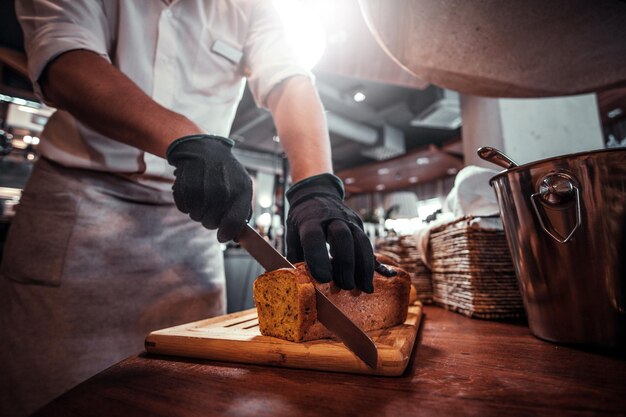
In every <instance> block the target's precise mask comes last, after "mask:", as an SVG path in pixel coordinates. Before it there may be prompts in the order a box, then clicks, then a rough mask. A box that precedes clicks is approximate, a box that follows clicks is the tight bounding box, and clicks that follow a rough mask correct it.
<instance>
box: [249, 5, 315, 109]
mask: <svg viewBox="0 0 626 417" xmlns="http://www.w3.org/2000/svg"><path fill="white" fill-rule="evenodd" d="M272 3H273V2H271V1H260V2H258V3H257V5H256V7H255V9H254V12H253V15H252V18H251V21H250V27H249V30H248V36H247V38H246V43H245V46H244V57H245V61H244V62H245V73H246V76H247V78H248V86H249V87H250V91H251V92H252V95H253V97H254V100H255V102H256V104H257V105H258V106H259V107H263V108H267V96H268V95H269V93H270V92H271V91H272V89H273V88H274V87H276V86H277V85H278V84H280V83H281V82H282V81H284V80H286V79H287V78H290V77H293V76H294V75H305V76H307V77H309V78H310V79H311V80H314V76H313V74H312V73H311V71H309V70H308V69H307V68H305V67H304V66H303V65H302V64H301V63H300V62H299V61H298V59H297V58H296V55H295V54H294V53H293V50H292V48H291V46H290V45H289V43H288V42H287V39H286V36H285V30H284V27H283V24H282V21H281V18H280V15H279V14H278V11H277V10H276V9H275V7H274V5H273V4H272Z"/></svg>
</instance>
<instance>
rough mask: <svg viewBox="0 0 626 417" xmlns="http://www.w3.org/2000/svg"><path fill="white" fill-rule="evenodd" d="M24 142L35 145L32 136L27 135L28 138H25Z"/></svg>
mask: <svg viewBox="0 0 626 417" xmlns="http://www.w3.org/2000/svg"><path fill="white" fill-rule="evenodd" d="M22 141H23V142H24V143H33V138H32V136H29V135H26V136H24V137H23V138H22Z"/></svg>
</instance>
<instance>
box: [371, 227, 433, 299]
mask: <svg viewBox="0 0 626 417" xmlns="http://www.w3.org/2000/svg"><path fill="white" fill-rule="evenodd" d="M375 246H376V252H377V253H379V254H381V255H385V256H387V257H389V258H390V259H391V260H393V261H394V262H395V263H396V264H397V265H398V266H399V267H400V268H402V269H404V270H405V271H406V272H408V273H409V275H410V276H411V283H412V284H413V286H414V287H415V289H416V290H417V298H418V299H419V300H420V301H422V302H423V303H425V304H429V303H432V302H433V286H432V279H431V274H430V269H428V267H427V266H426V265H425V264H424V262H423V261H422V258H421V257H420V252H419V251H418V249H417V244H416V242H415V239H414V238H413V236H394V237H387V238H385V239H380V240H378V241H377V242H376V245H375Z"/></svg>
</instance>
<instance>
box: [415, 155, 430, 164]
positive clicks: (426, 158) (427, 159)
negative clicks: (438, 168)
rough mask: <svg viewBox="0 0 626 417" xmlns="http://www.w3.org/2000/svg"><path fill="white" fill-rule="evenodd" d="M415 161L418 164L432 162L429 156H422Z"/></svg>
mask: <svg viewBox="0 0 626 417" xmlns="http://www.w3.org/2000/svg"><path fill="white" fill-rule="evenodd" d="M415 163H417V165H426V164H428V163H430V158H428V157H427V156H421V157H419V158H417V159H416V160H415Z"/></svg>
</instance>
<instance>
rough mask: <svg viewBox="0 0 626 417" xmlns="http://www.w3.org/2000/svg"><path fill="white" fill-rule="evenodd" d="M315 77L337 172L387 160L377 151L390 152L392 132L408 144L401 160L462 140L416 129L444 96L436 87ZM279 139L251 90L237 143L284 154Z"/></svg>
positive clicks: (452, 133) (236, 128) (454, 132)
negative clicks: (356, 98) (387, 139)
mask: <svg viewBox="0 0 626 417" xmlns="http://www.w3.org/2000/svg"><path fill="white" fill-rule="evenodd" d="M315 75H316V85H317V87H318V90H319V93H320V97H321V99H322V102H323V105H324V107H325V110H326V111H327V118H328V122H329V129H330V139H331V146H332V151H333V165H334V168H335V170H337V171H339V170H343V169H347V168H352V167H355V166H359V165H364V164H369V163H374V162H377V161H378V160H379V159H380V158H383V159H384V156H385V155H379V154H376V152H372V151H376V150H378V151H379V153H380V152H381V151H380V148H381V147H382V148H384V147H385V144H384V143H383V144H381V142H383V141H384V139H385V138H384V137H385V136H386V133H385V132H386V131H393V132H394V133H393V134H394V135H395V136H397V139H398V140H397V141H396V142H402V149H400V150H398V151H397V152H396V154H395V155H391V156H396V157H397V156H400V155H403V154H405V153H406V152H409V151H411V150H413V149H416V148H422V147H425V146H428V145H436V146H441V145H442V144H443V143H446V142H449V141H451V140H453V139H455V138H459V137H460V128H459V127H456V128H453V129H444V128H428V127H416V126H412V125H411V121H412V120H414V119H415V118H416V116H417V115H418V114H419V111H420V110H424V109H425V108H427V107H428V106H430V105H432V104H433V103H435V102H436V101H437V100H438V98H439V97H440V96H441V95H442V90H441V89H438V88H436V87H434V86H429V87H427V88H426V89H424V90H419V89H415V88H410V87H403V86H399V85H394V84H385V83H379V82H375V81H368V80H363V79H357V78H351V77H347V76H342V75H334V74H327V73H326V74H325V73H316V74H315ZM357 90H358V91H360V92H362V93H363V94H364V95H365V99H364V100H363V101H361V102H356V101H354V99H353V93H354V92H355V91H357ZM275 135H276V130H275V127H274V124H273V121H272V118H271V115H270V114H269V112H268V111H266V110H261V109H258V108H257V107H256V105H255V104H254V101H253V99H252V97H251V95H250V92H249V91H248V90H247V89H246V92H245V93H244V98H243V100H242V102H241V104H240V106H239V108H238V110H237V114H236V117H235V121H234V123H233V129H232V133H231V137H232V138H233V139H235V140H236V141H237V146H238V147H240V148H242V149H249V150H255V151H262V152H268V153H276V154H280V153H281V148H280V145H279V144H278V143H277V142H276V141H275V140H274V137H275ZM381 145H382V146H381ZM387 147H389V146H387ZM376 148H377V149H376ZM385 150H386V149H383V153H384V151H385ZM368 151H370V152H368ZM364 152H365V154H364ZM368 155H369V156H368ZM372 155H375V156H372Z"/></svg>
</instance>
